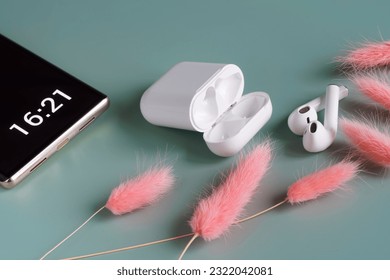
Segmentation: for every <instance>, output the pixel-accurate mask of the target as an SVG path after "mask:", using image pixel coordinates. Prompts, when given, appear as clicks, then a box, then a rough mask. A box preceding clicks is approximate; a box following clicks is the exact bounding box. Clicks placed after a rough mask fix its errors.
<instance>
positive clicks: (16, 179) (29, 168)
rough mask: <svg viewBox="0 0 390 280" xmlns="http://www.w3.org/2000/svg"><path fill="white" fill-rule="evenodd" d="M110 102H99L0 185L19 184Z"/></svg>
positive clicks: (106, 100)
mask: <svg viewBox="0 0 390 280" xmlns="http://www.w3.org/2000/svg"><path fill="white" fill-rule="evenodd" d="M109 104H110V101H109V99H108V97H106V98H105V99H103V100H102V101H101V102H99V103H98V104H97V105H96V106H95V107H94V108H93V109H92V110H90V111H89V112H88V113H86V114H85V115H84V116H83V117H82V118H80V119H79V120H78V121H77V122H76V123H74V124H73V125H72V126H71V127H70V128H68V129H67V130H66V131H65V132H64V133H62V134H61V135H60V136H59V137H58V138H57V139H56V140H54V141H53V142H52V143H51V144H50V145H48V146H47V147H46V148H45V149H43V150H42V151H41V152H40V153H39V154H38V155H37V156H35V157H34V158H33V159H32V160H30V161H29V162H28V163H27V164H26V165H25V166H23V167H22V168H21V169H20V170H19V171H17V172H16V173H15V174H14V175H13V176H12V177H11V178H8V179H7V180H5V181H0V185H1V186H3V187H4V188H7V189H10V188H13V187H15V186H16V185H17V184H19V183H20V182H21V181H22V180H23V179H24V178H26V177H27V176H28V175H29V174H30V173H32V172H33V171H35V169H37V168H38V167H39V166H40V165H41V164H42V163H43V162H45V161H46V160H47V159H48V158H49V157H50V156H51V155H53V154H54V153H55V152H57V151H59V150H60V149H61V148H62V147H63V146H65V144H66V143H67V142H68V141H70V140H71V139H72V138H74V137H75V136H76V135H77V134H79V133H80V132H81V131H82V130H84V128H86V127H87V126H89V124H90V123H92V122H93V121H94V120H95V119H96V118H97V117H98V116H99V115H101V114H102V113H103V112H104V111H105V110H106V109H107V108H108V107H109Z"/></svg>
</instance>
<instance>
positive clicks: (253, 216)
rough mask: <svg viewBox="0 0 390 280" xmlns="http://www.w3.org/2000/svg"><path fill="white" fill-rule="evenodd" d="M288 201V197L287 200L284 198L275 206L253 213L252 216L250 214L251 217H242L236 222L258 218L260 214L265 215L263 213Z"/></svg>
mask: <svg viewBox="0 0 390 280" xmlns="http://www.w3.org/2000/svg"><path fill="white" fill-rule="evenodd" d="M287 201H288V198H286V199H285V200H283V201H281V202H279V203H277V204H275V205H274V206H271V207H269V208H267V209H265V210H263V211H260V212H257V213H256V214H253V215H252V216H249V217H246V218H243V219H241V220H238V221H237V222H236V224H241V223H243V222H246V221H249V220H252V219H254V218H256V217H258V216H260V215H263V214H265V213H267V212H268V211H271V210H272V209H275V208H276V207H279V206H280V205H282V204H284V203H286V202H287Z"/></svg>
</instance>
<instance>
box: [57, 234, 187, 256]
mask: <svg viewBox="0 0 390 280" xmlns="http://www.w3.org/2000/svg"><path fill="white" fill-rule="evenodd" d="M192 235H194V234H193V233H187V234H183V235H179V236H175V237H170V238H166V239H161V240H157V241H152V242H148V243H143V244H139V245H133V246H129V247H124V248H119V249H114V250H109V251H103V252H97V253H92V254H88V255H82V256H77V257H71V258H66V259H65V260H79V259H85V258H91V257H96V256H101V255H105V254H111V253H117V252H122V251H126V250H131V249H137V248H142V247H146V246H150V245H155V244H160V243H164V242H168V241H173V240H177V239H181V238H185V237H188V236H192Z"/></svg>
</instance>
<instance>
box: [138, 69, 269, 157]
mask: <svg viewBox="0 0 390 280" xmlns="http://www.w3.org/2000/svg"><path fill="white" fill-rule="evenodd" d="M243 89H244V76H243V74H242V71H241V69H240V68H239V67H238V66H236V65H234V64H217V63H201V62H180V63H178V64H176V65H174V66H173V67H172V68H171V69H170V70H169V71H168V72H166V73H165V74H164V75H163V76H162V77H161V78H160V79H159V80H157V81H156V82H155V83H154V84H153V85H152V86H150V87H149V88H148V89H147V90H146V91H145V93H144V94H143V96H142V98H141V102H140V107H141V112H142V115H143V116H144V118H145V119H146V120H147V121H148V122H150V123H152V124H154V125H159V126H166V127H173V128H180V129H187V130H195V131H199V132H203V138H204V140H205V142H206V144H207V146H208V147H209V149H210V150H211V151H212V152H213V153H215V154H217V155H219V156H225V157H227V156H232V155H234V154H236V153H237V152H239V151H240V150H241V149H242V148H243V147H244V146H245V144H247V143H248V142H249V140H250V139H252V137H253V136H254V135H255V134H256V133H257V132H258V131H259V130H260V129H261V128H262V127H263V126H264V124H265V123H266V122H267V121H268V120H269V119H270V117H271V114H272V104H271V100H270V98H269V96H268V94H267V93H265V92H252V93H249V94H246V95H244V96H242V94H243Z"/></svg>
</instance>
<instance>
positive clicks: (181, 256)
mask: <svg viewBox="0 0 390 280" xmlns="http://www.w3.org/2000/svg"><path fill="white" fill-rule="evenodd" d="M199 236H200V235H199V234H197V233H195V234H194V236H193V237H192V238H191V240H190V241H189V242H188V243H187V245H186V247H185V248H184V250H183V252H181V254H180V256H179V259H178V260H181V259H183V256H184V254H185V253H186V252H187V250H188V248H190V246H191V244H192V243H193V242H194V241H195V239H196V238H198V237H199Z"/></svg>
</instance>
